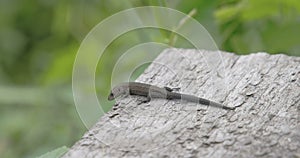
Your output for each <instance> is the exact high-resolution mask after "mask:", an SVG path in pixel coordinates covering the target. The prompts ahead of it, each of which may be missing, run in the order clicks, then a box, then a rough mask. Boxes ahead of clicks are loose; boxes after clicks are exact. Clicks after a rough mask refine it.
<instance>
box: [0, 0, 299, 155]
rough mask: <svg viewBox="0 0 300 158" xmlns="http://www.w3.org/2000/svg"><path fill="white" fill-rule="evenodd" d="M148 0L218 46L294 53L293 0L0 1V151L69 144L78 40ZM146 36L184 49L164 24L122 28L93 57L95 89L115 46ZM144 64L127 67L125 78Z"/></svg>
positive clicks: (117, 52) (74, 128) (79, 128)
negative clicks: (181, 16)
mask: <svg viewBox="0 0 300 158" xmlns="http://www.w3.org/2000/svg"><path fill="white" fill-rule="evenodd" d="M148 5H154V6H165V7H171V8H174V9H177V10H179V11H182V12H184V13H186V14H189V13H190V14H191V15H192V16H193V17H194V18H195V19H196V20H198V21H199V22H200V23H201V24H202V25H203V26H204V27H205V28H206V29H207V30H208V31H209V32H210V33H211V35H212V36H213V38H214V39H215V41H216V42H217V44H218V45H219V48H220V49H221V50H225V51H232V52H235V53H238V54H248V53H251V52H257V51H266V52H269V53H284V54H288V55H296V56H300V51H299V50H300V45H299V43H300V36H299V35H300V29H299V26H300V25H299V23H300V21H299V17H300V16H299V14H300V1H298V0H240V1H238V0H226V1H221V0H211V1H207V0H188V1H184V0H128V1H120V0H102V1H96V0H92V1H67V0H61V1H58V0H53V1H47V0H26V1H21V0H0V19H1V21H0V116H1V119H0V131H1V133H0V155H1V157H35V156H38V155H42V154H43V153H46V152H47V151H50V150H53V149H54V148H57V147H58V146H64V145H66V146H71V145H72V144H73V143H74V142H76V140H78V139H79V138H80V137H81V136H82V134H83V133H84V132H85V131H86V129H85V127H84V126H83V124H82V122H81V121H80V119H79V116H78V114H77V112H76V109H75V106H74V102H73V97H72V89H71V82H72V76H71V75H72V68H73V62H74V59H75V58H76V53H77V50H78V48H79V46H80V42H81V41H82V40H83V39H84V37H85V36H86V35H87V33H88V32H89V31H90V30H91V29H92V28H93V27H94V26H95V25H96V24H98V23H99V22H100V21H101V20H103V19H105V18H107V17H109V16H111V15H113V14H114V13H117V12H119V11H121V10H124V9H129V8H132V7H139V6H148ZM192 10H195V12H192V13H191V11H192ZM183 25H184V24H183ZM108 31H109V30H108ZM191 31H193V30H191ZM150 41H152V42H161V43H165V44H172V45H174V46H176V47H185V48H190V47H191V45H190V44H189V43H188V42H186V41H185V40H184V39H183V38H180V37H179V36H178V37H177V36H176V35H174V34H172V33H171V32H169V31H166V30H159V29H142V30H136V31H132V32H129V33H127V34H124V35H122V36H121V37H119V38H118V39H116V40H115V41H113V42H112V44H111V45H110V46H109V47H108V48H107V49H106V51H105V53H104V55H103V58H101V60H100V61H99V64H98V67H97V72H96V85H97V92H99V93H101V94H106V93H108V91H109V88H110V87H109V86H110V79H111V78H110V77H111V76H110V75H111V74H110V73H111V70H112V67H113V65H114V64H115V62H116V61H117V59H118V58H119V57H120V56H121V55H122V53H123V52H122V50H128V49H129V48H131V47H133V46H135V45H137V44H140V43H143V42H150ZM132 64H133V63H128V65H127V66H124V67H125V68H126V67H128V68H129V67H130V66H131V65H132ZM146 67H147V64H146V65H143V66H142V67H140V68H137V69H136V70H134V73H133V75H132V77H131V80H133V79H135V78H136V77H137V76H138V75H139V74H140V73H141V72H143V70H144V69H145V68H146ZM131 71H132V70H128V72H131ZM99 74H107V75H106V76H100V75H99ZM100 97H105V96H100ZM106 104H109V103H106ZM105 110H106V111H107V110H109V106H106V108H105ZM61 151H65V148H62V149H61V150H60V149H59V150H58V152H61Z"/></svg>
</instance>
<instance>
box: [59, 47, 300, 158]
mask: <svg viewBox="0 0 300 158" xmlns="http://www.w3.org/2000/svg"><path fill="white" fill-rule="evenodd" d="M210 53H216V52H210V51H204V50H198V51H197V50H191V49H189V50H186V49H167V50H165V51H164V52H163V53H161V54H160V56H158V57H157V59H156V60H155V61H154V62H153V63H152V64H151V65H150V66H149V67H148V68H147V69H146V70H145V72H144V73H143V74H142V75H141V76H140V77H139V78H138V79H137V81H139V82H144V83H149V84H153V85H158V86H161V87H164V86H168V87H179V88H180V90H179V91H180V92H182V93H187V94H193V95H196V96H199V97H204V98H207V99H211V100H213V101H217V102H222V103H223V104H225V105H227V106H231V107H237V108H236V110H234V111H227V110H223V109H217V108H213V107H207V106H203V105H197V104H195V103H189V102H184V101H176V100H171V101H168V100H164V99H153V100H152V101H151V102H149V103H141V101H140V97H137V96H130V97H123V98H121V99H119V100H118V102H119V105H118V106H115V107H113V109H112V110H111V111H109V112H108V113H107V114H106V115H104V116H103V117H101V118H100V119H99V122H98V123H97V124H96V125H95V126H94V127H93V128H92V129H91V130H90V131H88V132H86V134H85V135H84V136H83V137H82V139H81V140H79V141H78V142H77V143H76V144H75V145H74V146H73V147H72V148H71V149H70V151H69V152H67V153H66V154H65V155H64V157H74V158H75V157H300V102H299V100H300V58H299V57H290V56H286V55H269V54H266V53H255V54H251V55H243V56H238V55H235V54H232V53H225V52H220V53H221V55H222V60H216V62H215V63H212V62H211V61H212V60H205V58H203V55H204V56H206V54H210ZM221 61H222V62H221ZM207 62H210V63H207ZM208 65H215V67H213V66H212V67H210V68H209V67H208Z"/></svg>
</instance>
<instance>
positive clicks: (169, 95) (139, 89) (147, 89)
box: [108, 82, 235, 110]
mask: <svg viewBox="0 0 300 158" xmlns="http://www.w3.org/2000/svg"><path fill="white" fill-rule="evenodd" d="M172 90H173V89H172V88H169V87H164V88H160V87H157V86H154V85H150V84H145V83H139V82H125V83H121V84H119V85H117V86H116V87H114V88H113V89H112V90H111V93H110V95H109V96H108V100H113V99H115V98H117V97H119V96H121V95H137V96H144V97H147V101H150V99H151V98H163V99H168V100H172V99H182V100H185V101H189V102H194V103H199V104H203V105H208V106H212V107H218V108H223V109H226V110H234V109H235V108H234V107H227V106H224V105H222V104H220V103H216V102H213V101H210V100H207V99H203V98H199V97H196V96H193V95H188V94H182V93H176V92H172Z"/></svg>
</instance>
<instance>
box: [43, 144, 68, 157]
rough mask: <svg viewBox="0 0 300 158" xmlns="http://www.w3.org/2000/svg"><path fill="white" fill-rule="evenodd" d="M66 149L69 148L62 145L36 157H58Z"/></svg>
mask: <svg viewBox="0 0 300 158" xmlns="http://www.w3.org/2000/svg"><path fill="white" fill-rule="evenodd" d="M68 150H69V148H67V147H66V146H63V147H60V148H57V149H55V150H53V151H51V152H48V153H46V154H44V155H42V156H39V157H38V158H60V157H61V156H63V154H64V153H66V152H67V151H68Z"/></svg>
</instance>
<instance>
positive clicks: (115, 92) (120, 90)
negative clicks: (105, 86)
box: [107, 86, 129, 100]
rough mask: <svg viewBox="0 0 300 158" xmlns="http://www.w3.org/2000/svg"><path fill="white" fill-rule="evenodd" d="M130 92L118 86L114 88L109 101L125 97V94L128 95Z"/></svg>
mask: <svg viewBox="0 0 300 158" xmlns="http://www.w3.org/2000/svg"><path fill="white" fill-rule="evenodd" d="M128 92H129V90H128V89H127V88H125V87H123V86H116V87H114V88H113V89H112V90H111V92H110V94H109V96H108V98H107V99H108V100H114V99H115V98H117V97H119V96H121V95H124V94H127V93H128Z"/></svg>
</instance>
